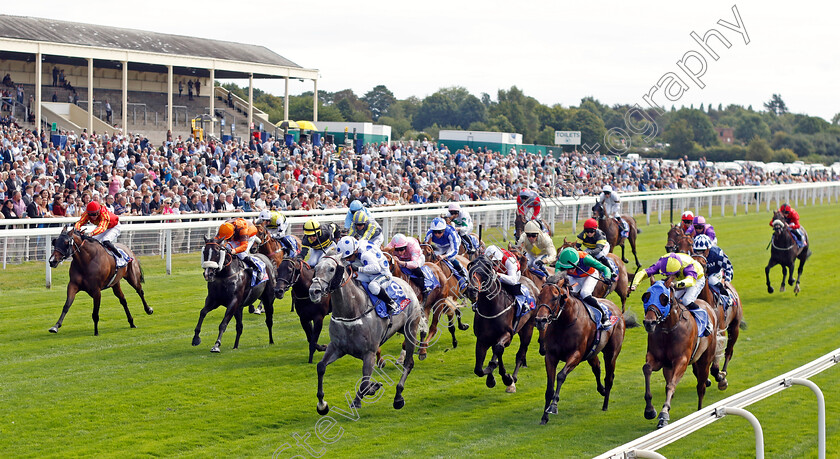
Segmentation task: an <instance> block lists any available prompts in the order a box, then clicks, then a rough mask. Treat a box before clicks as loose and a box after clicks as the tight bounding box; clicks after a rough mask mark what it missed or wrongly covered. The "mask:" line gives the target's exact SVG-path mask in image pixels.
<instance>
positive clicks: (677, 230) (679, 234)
mask: <svg viewBox="0 0 840 459" xmlns="http://www.w3.org/2000/svg"><path fill="white" fill-rule="evenodd" d="M693 242H694V238H692V237H691V236H689V235H688V234H685V231H683V229H682V228H681V227H680V225H671V229H669V230H668V241H667V242H665V251H666V252H669V253H675V252H679V253H686V254H689V255H691V246H692V244H693Z"/></svg>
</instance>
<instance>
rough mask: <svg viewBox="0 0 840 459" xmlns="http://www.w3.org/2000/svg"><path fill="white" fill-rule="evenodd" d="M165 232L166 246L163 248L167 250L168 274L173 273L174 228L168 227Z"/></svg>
mask: <svg viewBox="0 0 840 459" xmlns="http://www.w3.org/2000/svg"><path fill="white" fill-rule="evenodd" d="M164 234H165V236H164V238H165V239H166V246H165V247H164V249H163V250H164V251H165V252H166V274H167V275H172V230H171V229H167V230H166V231H165V233H164Z"/></svg>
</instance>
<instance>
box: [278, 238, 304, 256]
mask: <svg viewBox="0 0 840 459" xmlns="http://www.w3.org/2000/svg"><path fill="white" fill-rule="evenodd" d="M278 240H279V242H280V244H282V245H283V248H285V249H286V250H287V251H288V252H289V255H288V256H289V257H290V258H298V257H299V256H300V247H298V243H297V240H296V239H295V238H294V237H292V236H282V237H280V238H279V239H278Z"/></svg>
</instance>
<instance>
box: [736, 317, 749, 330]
mask: <svg viewBox="0 0 840 459" xmlns="http://www.w3.org/2000/svg"><path fill="white" fill-rule="evenodd" d="M747 327H748V325H747V321H746V320H744V319H741V323H740V324H738V328H740V329H741V330H746V329H747Z"/></svg>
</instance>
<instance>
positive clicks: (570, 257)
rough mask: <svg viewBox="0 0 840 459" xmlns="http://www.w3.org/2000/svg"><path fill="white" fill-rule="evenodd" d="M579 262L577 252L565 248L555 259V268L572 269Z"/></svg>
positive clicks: (570, 248)
mask: <svg viewBox="0 0 840 459" xmlns="http://www.w3.org/2000/svg"><path fill="white" fill-rule="evenodd" d="M579 262H580V255H578V251H577V250H575V249H574V248H572V247H566V248H565V249H563V251H562V252H560V256H559V257H557V266H558V267H559V268H562V269H572V268H574V267H575V266H577V264H578V263H579Z"/></svg>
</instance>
